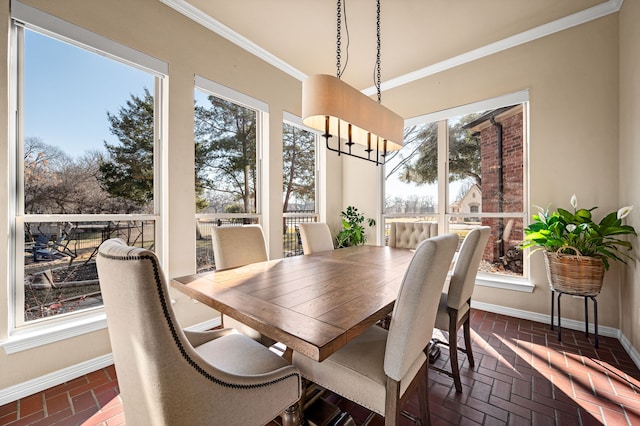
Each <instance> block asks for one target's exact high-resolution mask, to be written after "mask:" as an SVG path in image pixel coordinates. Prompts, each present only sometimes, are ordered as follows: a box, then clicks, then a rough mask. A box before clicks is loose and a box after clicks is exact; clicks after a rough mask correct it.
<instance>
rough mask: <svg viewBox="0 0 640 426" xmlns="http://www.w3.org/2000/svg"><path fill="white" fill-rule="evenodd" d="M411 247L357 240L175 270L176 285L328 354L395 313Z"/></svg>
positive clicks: (306, 350) (304, 348)
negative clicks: (223, 265)
mask: <svg viewBox="0 0 640 426" xmlns="http://www.w3.org/2000/svg"><path fill="white" fill-rule="evenodd" d="M413 253H414V252H413V250H408V249H401V248H391V247H386V246H384V247H383V246H373V245H359V246H352V247H346V248H340V249H335V250H330V251H326V252H320V253H314V254H310V255H303V256H295V257H285V258H281V259H274V260H269V261H265V262H259V263H252V264H249V265H246V266H242V267H238V268H235V269H227V270H223V271H210V272H202V273H196V274H192V275H187V276H183V277H176V278H173V279H171V285H172V287H174V288H175V289H177V290H178V291H180V292H182V293H184V294H186V295H188V296H189V297H191V298H193V299H195V300H197V301H200V302H202V303H203V304H205V305H207V306H210V307H211V308H213V309H215V310H217V311H218V312H220V313H221V314H224V315H228V316H230V317H232V318H234V319H236V320H238V321H240V322H242V323H244V324H246V325H248V326H250V327H252V328H253V329H255V330H256V331H258V332H260V333H261V334H263V335H265V336H267V337H270V338H272V339H274V340H276V341H278V342H281V343H283V344H284V345H286V347H287V348H288V350H292V351H296V352H299V353H301V354H303V355H305V356H307V357H309V358H312V359H314V360H316V361H323V360H324V359H326V358H327V357H328V356H330V355H331V354H333V353H334V352H335V351H337V350H338V349H340V348H341V347H343V346H344V345H346V344H347V343H348V342H349V341H351V340H352V339H354V338H355V337H357V336H358V335H360V334H361V333H362V332H364V331H365V330H366V329H367V328H369V327H371V326H372V325H374V324H375V323H376V322H378V321H379V320H381V319H383V318H385V317H386V316H387V314H389V313H391V312H392V310H393V305H394V303H395V300H396V298H397V295H398V291H399V289H400V286H401V283H402V280H403V277H404V274H405V272H406V270H407V268H408V266H409V263H410V262H411V260H412V258H413Z"/></svg>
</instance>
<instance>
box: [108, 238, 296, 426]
mask: <svg viewBox="0 0 640 426" xmlns="http://www.w3.org/2000/svg"><path fill="white" fill-rule="evenodd" d="M96 263H97V267H98V277H99V280H100V288H101V290H102V297H103V301H104V309H105V311H106V315H107V325H108V331H109V338H110V341H111V350H112V352H113V360H114V363H115V369H116V374H117V375H118V387H119V388H120V395H121V397H122V404H123V408H124V415H125V418H126V422H127V425H131V426H136V425H211V424H221V425H226V424H242V425H264V424H266V423H268V422H270V421H271V420H273V419H274V418H276V417H277V416H278V415H280V414H281V413H282V416H283V419H282V420H283V424H288V425H293V424H297V423H299V420H298V419H299V416H298V409H297V406H298V402H299V399H300V396H301V392H302V378H301V375H300V372H299V371H298V369H297V368H295V367H293V366H291V365H290V364H288V363H287V362H286V361H285V360H284V359H283V358H282V357H279V356H278V355H277V354H275V353H273V352H271V351H270V350H269V349H267V348H265V347H264V346H262V345H261V344H259V343H257V342H256V341H254V340H253V339H250V338H249V337H247V336H244V335H242V334H240V333H238V332H237V331H236V330H233V329H219V330H213V331H206V332H193V331H187V330H183V329H182V328H181V327H180V324H179V323H178V321H177V319H176V316H175V313H174V311H173V308H172V305H171V303H172V302H171V299H172V298H171V295H170V294H169V288H168V286H167V283H166V280H165V276H164V274H163V271H162V268H161V267H160V264H159V262H158V259H157V257H156V255H155V254H154V253H153V252H151V251H149V250H146V249H142V248H136V247H130V246H127V245H126V243H125V242H124V241H123V240H121V239H110V240H107V241H105V242H104V243H103V244H102V245H101V246H100V248H99V250H98V256H97V260H96Z"/></svg>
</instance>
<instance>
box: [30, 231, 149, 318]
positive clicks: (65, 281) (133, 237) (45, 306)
mask: <svg viewBox="0 0 640 426" xmlns="http://www.w3.org/2000/svg"><path fill="white" fill-rule="evenodd" d="M24 230H25V231H24V255H23V259H24V321H33V320H38V319H41V318H46V317H51V316H55V315H60V314H67V313H71V312H77V311H79V310H82V309H89V308H94V307H99V306H101V305H102V296H101V293H100V286H99V283H98V273H97V270H96V262H95V260H96V255H97V253H98V247H99V246H100V244H101V243H102V242H103V241H105V240H107V239H109V238H121V239H123V240H124V241H125V242H126V243H127V244H128V245H130V246H135V247H143V248H146V249H149V250H153V249H154V247H155V222H154V221H152V220H127V221H95V222H29V223H26V224H25V227H24Z"/></svg>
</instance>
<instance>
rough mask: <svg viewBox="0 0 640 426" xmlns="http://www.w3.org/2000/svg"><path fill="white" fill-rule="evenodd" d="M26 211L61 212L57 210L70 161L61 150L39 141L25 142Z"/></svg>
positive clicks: (39, 212)
mask: <svg viewBox="0 0 640 426" xmlns="http://www.w3.org/2000/svg"><path fill="white" fill-rule="evenodd" d="M23 158H24V211H25V213H27V214H51V213H62V212H60V211H58V210H57V209H56V207H55V206H56V202H55V199H56V198H59V192H60V191H58V187H59V183H60V180H61V172H62V170H63V168H64V165H65V164H68V163H69V162H70V161H71V159H70V158H69V156H68V155H66V154H65V153H64V152H63V151H62V150H61V149H60V148H58V147H55V146H52V145H47V144H46V143H44V142H43V141H42V140H41V139H40V138H36V137H27V138H25V140H24V157H23Z"/></svg>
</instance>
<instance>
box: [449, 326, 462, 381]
mask: <svg viewBox="0 0 640 426" xmlns="http://www.w3.org/2000/svg"><path fill="white" fill-rule="evenodd" d="M449 361H450V363H451V374H452V375H453V383H454V385H455V386H456V392H462V383H461V382H460V367H459V366H458V330H456V329H455V327H454V328H451V329H449Z"/></svg>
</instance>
